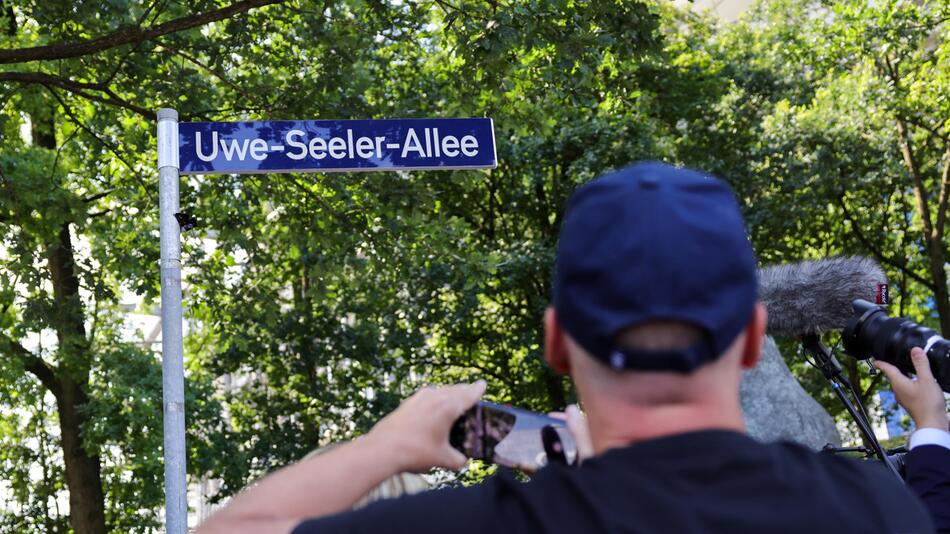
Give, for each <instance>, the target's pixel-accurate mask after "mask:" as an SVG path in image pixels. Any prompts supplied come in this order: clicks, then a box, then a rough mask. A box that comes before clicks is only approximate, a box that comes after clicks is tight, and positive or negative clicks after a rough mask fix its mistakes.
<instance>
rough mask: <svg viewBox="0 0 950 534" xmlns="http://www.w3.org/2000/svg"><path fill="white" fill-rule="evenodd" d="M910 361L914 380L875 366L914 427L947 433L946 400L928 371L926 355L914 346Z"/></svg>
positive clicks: (879, 364) (890, 367) (879, 363)
mask: <svg viewBox="0 0 950 534" xmlns="http://www.w3.org/2000/svg"><path fill="white" fill-rule="evenodd" d="M910 358H911V361H912V362H913V364H914V369H915V370H916V374H917V378H916V379H912V378H908V377H907V376H905V375H904V374H903V373H901V371H900V369H898V368H897V367H894V366H893V365H891V364H889V363H887V362H883V361H881V360H875V361H874V365H875V367H877V368H878V369H880V370H881V371H883V372H884V374H885V375H886V376H887V379H888V380H889V381H890V382H891V388H892V389H893V390H894V396H895V397H896V398H897V402H898V403H899V404H900V405H901V406H903V407H904V409H905V410H907V413H909V414H910V416H911V418H912V419H913V420H914V423H916V424H917V428H938V429H940V430H944V431H946V430H948V424H950V418H948V416H947V401H946V400H945V399H944V397H943V390H942V389H940V384H938V383H937V380H936V379H934V376H933V373H932V372H931V370H930V361H929V360H928V359H927V355H926V354H925V353H924V351H923V349H921V348H919V347H915V348H914V349H913V350H911V351H910Z"/></svg>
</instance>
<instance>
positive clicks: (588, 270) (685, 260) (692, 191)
mask: <svg viewBox="0 0 950 534" xmlns="http://www.w3.org/2000/svg"><path fill="white" fill-rule="evenodd" d="M757 285H758V283H757V273H756V261H755V255H754V254H753V252H752V246H751V245H750V244H749V239H748V237H747V236H746V229H745V225H744V223H743V221H742V215H741V214H740V213H739V207H738V205H737V204H736V199H735V195H734V194H733V192H732V189H730V187H729V186H728V185H726V184H725V183H724V182H723V181H721V180H719V179H717V178H714V177H712V176H709V175H707V174H703V173H700V172H697V171H692V170H689V169H681V168H676V167H672V166H670V165H666V164H663V163H656V162H649V163H638V164H635V165H632V166H630V167H627V168H625V169H622V170H619V171H616V172H613V173H610V174H607V175H604V176H602V177H600V178H597V179H594V180H592V181H591V182H588V183H587V184H585V185H583V186H581V187H579V188H578V189H577V190H576V191H575V192H574V194H573V195H572V196H571V199H570V201H569V202H568V205H567V211H566V213H565V217H564V222H563V224H562V226H561V237H560V242H559V244H558V251H557V263H556V266H555V277H554V308H555V310H556V311H557V317H558V322H559V323H560V325H561V327H562V328H563V329H564V330H565V331H566V332H567V333H568V334H570V336H571V337H572V338H573V339H574V340H575V341H576V342H577V343H578V344H579V345H580V346H581V347H583V348H584V349H585V350H586V351H587V352H589V353H590V354H591V355H592V356H593V357H594V358H596V359H598V360H600V361H602V362H604V363H605V364H607V365H609V366H610V367H612V368H614V369H618V370H621V369H630V370H641V371H675V372H680V373H690V372H692V371H693V370H694V369H696V368H697V367H699V366H701V365H703V364H705V363H707V362H709V361H712V360H715V359H716V358H718V357H719V355H721V354H722V353H723V352H724V351H725V350H726V348H728V347H729V345H730V344H732V342H733V341H735V339H736V337H737V336H738V335H739V334H740V333H741V332H742V330H743V329H744V328H745V326H746V325H747V324H748V322H749V320H750V319H751V318H752V313H753V310H754V308H755V303H756V300H757ZM659 320H665V321H678V322H683V323H688V324H691V325H694V326H696V327H698V328H699V329H700V330H701V331H702V333H703V336H702V339H701V341H699V342H697V343H696V344H694V345H693V346H691V347H688V348H686V349H684V350H674V351H662V352H658V351H648V350H634V349H631V348H628V347H621V346H618V345H617V335H618V334H619V333H620V332H621V331H623V330H625V329H627V328H630V327H633V326H636V325H638V324H641V323H645V322H650V321H659Z"/></svg>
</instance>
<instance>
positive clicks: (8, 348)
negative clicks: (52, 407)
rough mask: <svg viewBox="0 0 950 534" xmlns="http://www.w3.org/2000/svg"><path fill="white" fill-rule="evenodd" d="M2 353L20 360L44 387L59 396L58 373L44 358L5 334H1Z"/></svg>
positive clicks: (0, 348) (0, 350) (0, 346)
mask: <svg viewBox="0 0 950 534" xmlns="http://www.w3.org/2000/svg"><path fill="white" fill-rule="evenodd" d="M0 354H2V355H5V356H12V357H14V358H16V359H18V360H20V362H21V363H22V364H23V368H24V369H26V370H27V371H28V372H29V373H30V374H32V375H33V376H35V377H36V378H37V379H39V381H40V383H41V384H43V387H45V388H46V389H48V390H49V391H50V392H51V393H52V394H53V395H55V396H57V397H59V394H60V384H59V378H57V377H56V373H55V372H53V369H52V368H51V367H50V366H49V364H47V363H46V362H45V361H44V360H43V358H40V357H39V356H37V355H35V354H33V353H32V352H30V351H28V350H26V348H24V347H23V345H21V344H19V343H17V342H16V341H14V340H12V339H10V338H9V337H8V336H6V335H5V334H0Z"/></svg>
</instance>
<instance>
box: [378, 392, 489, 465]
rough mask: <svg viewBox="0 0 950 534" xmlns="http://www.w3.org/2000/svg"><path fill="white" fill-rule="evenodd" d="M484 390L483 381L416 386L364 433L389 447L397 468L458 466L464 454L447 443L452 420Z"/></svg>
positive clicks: (379, 444) (463, 458) (470, 405)
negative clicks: (411, 393) (421, 387)
mask: <svg viewBox="0 0 950 534" xmlns="http://www.w3.org/2000/svg"><path fill="white" fill-rule="evenodd" d="M483 393H485V381H484V380H479V381H478V382H475V383H474V384H460V385H457V386H446V387H440V388H432V387H427V388H423V389H420V390H419V391H417V392H416V393H415V394H414V395H413V396H411V397H409V398H408V399H406V400H405V401H404V402H403V403H402V404H400V405H399V407H398V408H396V409H395V410H394V411H393V412H392V413H390V414H389V415H387V416H386V417H385V418H383V419H382V420H381V421H380V422H378V423H376V426H374V427H373V429H372V430H371V431H370V432H369V434H367V435H366V439H367V440H372V441H373V442H375V443H376V444H377V446H380V447H390V448H391V449H390V450H392V451H393V453H394V455H395V458H397V461H398V464H399V465H398V470H399V471H411V472H414V473H423V472H426V471H428V470H429V469H431V468H433V467H446V468H449V469H460V468H461V467H462V466H464V465H465V462H466V460H467V459H466V458H465V455H464V454H462V453H461V452H459V451H457V450H455V449H454V448H452V446H451V445H449V431H450V430H451V429H452V423H454V422H455V420H456V419H458V417H459V416H460V415H462V414H463V413H464V412H465V410H468V409H469V408H471V407H472V406H473V405H474V404H475V402H476V401H477V400H478V399H479V398H481V396H482V394H483Z"/></svg>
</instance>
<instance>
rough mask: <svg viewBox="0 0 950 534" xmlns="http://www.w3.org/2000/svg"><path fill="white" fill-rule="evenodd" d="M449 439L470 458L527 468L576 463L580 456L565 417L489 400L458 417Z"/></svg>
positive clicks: (527, 469)
mask: <svg viewBox="0 0 950 534" xmlns="http://www.w3.org/2000/svg"><path fill="white" fill-rule="evenodd" d="M449 443H450V444H451V445H452V446H453V447H455V448H456V449H457V450H459V451H461V452H462V453H463V454H465V455H466V456H468V457H469V458H475V459H479V460H485V461H488V462H492V463H495V464H498V465H504V466H506V467H512V468H516V469H521V470H523V471H527V472H534V471H536V470H538V469H540V468H541V467H543V466H544V465H546V464H547V463H548V462H549V461H557V462H563V463H567V464H573V463H574V461H575V459H576V457H577V450H576V447H575V445H574V441H573V439H572V438H571V435H570V433H569V432H568V430H567V427H566V426H565V423H564V421H562V420H560V419H555V418H553V417H548V416H546V415H541V414H538V413H534V412H529V411H527V410H521V409H519V408H513V407H511V406H506V405H503V404H495V403H492V402H487V401H479V402H478V403H476V404H475V406H474V407H472V408H471V409H470V410H468V411H467V412H465V413H464V414H462V416H461V417H459V419H458V420H456V421H455V424H454V425H452V430H451V432H450V433H449Z"/></svg>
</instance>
